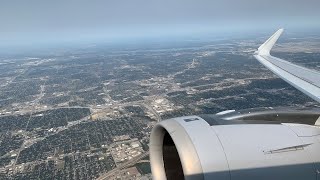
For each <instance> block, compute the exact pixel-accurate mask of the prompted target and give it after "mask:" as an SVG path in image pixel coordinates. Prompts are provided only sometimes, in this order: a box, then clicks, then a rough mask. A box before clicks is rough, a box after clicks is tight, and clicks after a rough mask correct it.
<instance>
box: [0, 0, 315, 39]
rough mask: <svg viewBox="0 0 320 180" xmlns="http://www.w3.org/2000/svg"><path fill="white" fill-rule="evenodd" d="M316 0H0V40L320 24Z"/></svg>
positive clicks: (142, 34)
mask: <svg viewBox="0 0 320 180" xmlns="http://www.w3.org/2000/svg"><path fill="white" fill-rule="evenodd" d="M319 7H320V1H319V0H264V1H262V0H86V1H85V0H23V1H21V0H1V2H0V27H1V28H0V44H2V45H10V44H33V43H37V42H45V41H68V40H69V41H73V40H79V39H90V38H92V39H94V38H96V39H99V38H106V39H108V38H110V39H112V38H113V39H116V38H126V37H128V38H130V37H144V36H166V35H179V34H188V33H201V32H205V31H211V32H216V33H219V32H220V33H221V32H226V31H230V32H233V31H245V30H249V29H250V30H255V29H256V30H261V29H264V28H266V29H277V28H280V27H284V28H306V29H307V28H314V27H320V21H319V17H320V11H319Z"/></svg>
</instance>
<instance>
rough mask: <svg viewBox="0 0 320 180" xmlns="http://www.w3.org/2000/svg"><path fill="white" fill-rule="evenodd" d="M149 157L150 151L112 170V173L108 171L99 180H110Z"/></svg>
mask: <svg viewBox="0 0 320 180" xmlns="http://www.w3.org/2000/svg"><path fill="white" fill-rule="evenodd" d="M147 156H149V151H147V152H145V153H143V154H141V155H139V156H137V157H135V158H132V159H131V160H129V161H127V162H125V163H123V164H121V165H119V166H118V167H116V168H115V169H112V170H111V171H108V172H107V173H105V174H102V175H101V176H100V177H99V178H97V180H106V179H109V178H110V177H111V176H113V175H116V174H117V173H118V172H119V171H121V170H123V169H125V168H128V167H130V166H133V165H134V164H136V163H137V162H139V161H140V160H141V159H143V158H145V157H147Z"/></svg>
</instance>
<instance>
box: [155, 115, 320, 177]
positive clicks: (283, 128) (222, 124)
mask: <svg viewBox="0 0 320 180" xmlns="http://www.w3.org/2000/svg"><path fill="white" fill-rule="evenodd" d="M304 112H305V111H304ZM318 118H319V111H317V112H314V111H312V112H311V111H310V112H308V113H303V112H302V111H301V112H299V111H291V112H288V111H275V110H273V109H272V110H270V109H269V110H263V111H260V110H259V111H252V112H250V111H247V112H245V113H243V112H242V113H241V112H232V113H227V114H223V113H221V114H217V115H199V116H186V117H178V118H173V119H169V120H164V121H161V122H160V123H158V124H157V125H156V126H155V127H154V128H153V130H152V132H151V137H150V161H151V170H152V174H153V178H154V179H156V180H157V179H161V180H162V179H168V180H170V179H175V180H178V179H187V180H193V179H204V180H207V179H213V180H234V179H237V180H247V179H259V180H261V179H268V180H270V179H272V180H275V179H279V180H280V179H281V180H283V179H291V180H292V179H303V180H306V179H317V176H318V178H319V177H320V176H319V175H320V174H319V173H320V129H319V127H318V126H315V125H314V123H316V121H317V119H318ZM302 119H304V120H305V122H308V123H309V124H312V123H313V125H309V124H297V123H293V122H292V121H301V120H302Z"/></svg>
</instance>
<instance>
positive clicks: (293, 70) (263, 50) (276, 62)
mask: <svg viewBox="0 0 320 180" xmlns="http://www.w3.org/2000/svg"><path fill="white" fill-rule="evenodd" d="M282 32H283V29H279V30H278V31H277V32H276V33H275V34H274V35H272V36H271V37H270V38H269V39H268V40H267V41H266V42H265V43H263V44H262V45H261V46H260V47H259V48H258V51H256V53H255V55H254V57H255V58H256V59H257V60H258V61H259V62H260V63H262V64H263V65H264V66H265V67H267V68H268V69H269V70H271V71H272V72H273V73H275V74H276V75H278V76H279V77H280V78H282V79H283V80H285V81H286V82H288V83H289V84H291V85H292V86H294V87H295V88H297V89H298V90H300V91H301V92H303V93H304V94H306V95H308V96H309V97H311V98H312V99H314V100H316V101H317V102H320V72H318V71H315V70H311V69H308V68H305V67H301V66H298V65H295V64H293V63H290V62H288V61H285V60H282V59H280V58H276V57H273V56H271V55H270V50H271V49H272V47H273V46H274V44H275V43H276V41H277V40H278V38H279V37H280V35H281V34H282Z"/></svg>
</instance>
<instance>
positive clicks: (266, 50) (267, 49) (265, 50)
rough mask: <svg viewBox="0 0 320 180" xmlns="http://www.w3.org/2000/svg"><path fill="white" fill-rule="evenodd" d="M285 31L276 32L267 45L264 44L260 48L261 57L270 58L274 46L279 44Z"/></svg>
mask: <svg viewBox="0 0 320 180" xmlns="http://www.w3.org/2000/svg"><path fill="white" fill-rule="evenodd" d="M282 32H283V29H279V30H278V31H277V32H275V33H274V34H273V35H272V36H271V37H270V38H269V39H268V40H267V41H266V42H265V43H263V44H262V45H261V46H260V47H259V48H258V52H257V53H258V54H259V55H265V56H268V55H270V50H271V49H272V47H273V46H274V44H275V43H276V42H277V40H278V39H279V37H280V35H281V34H282Z"/></svg>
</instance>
